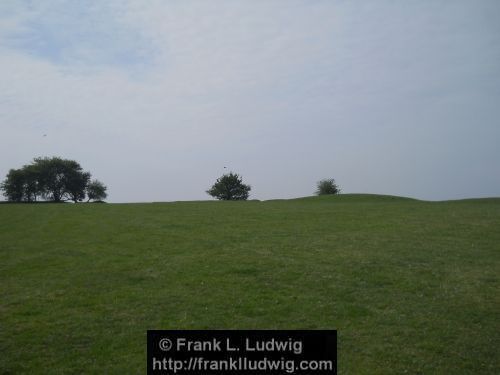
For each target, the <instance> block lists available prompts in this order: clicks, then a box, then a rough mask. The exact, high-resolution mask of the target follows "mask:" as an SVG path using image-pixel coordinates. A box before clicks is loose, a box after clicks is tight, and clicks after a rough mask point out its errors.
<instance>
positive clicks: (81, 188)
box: [0, 157, 107, 203]
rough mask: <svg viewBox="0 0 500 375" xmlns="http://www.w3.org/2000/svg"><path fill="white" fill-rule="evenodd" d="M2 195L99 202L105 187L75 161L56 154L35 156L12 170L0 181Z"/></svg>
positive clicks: (13, 199) (12, 198)
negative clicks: (42, 156) (53, 155)
mask: <svg viewBox="0 0 500 375" xmlns="http://www.w3.org/2000/svg"><path fill="white" fill-rule="evenodd" d="M0 189H1V190H3V194H4V196H5V197H6V198H7V199H8V200H9V201H11V202H36V201H38V200H40V199H43V200H46V201H53V202H64V201H73V202H75V203H76V202H80V201H83V200H84V199H85V197H87V199H88V200H87V201H90V200H94V201H101V200H103V199H105V198H106V196H107V194H106V189H107V188H106V186H105V185H104V184H103V183H102V182H100V181H98V180H95V179H94V180H91V174H90V172H84V171H83V169H82V167H81V166H80V164H79V163H77V162H76V161H74V160H67V159H62V158H59V157H51V158H48V157H44V158H35V159H34V160H33V162H32V163H31V164H28V165H25V166H23V167H22V168H20V169H11V170H10V171H9V173H8V174H7V177H6V178H5V180H4V181H3V182H2V184H0Z"/></svg>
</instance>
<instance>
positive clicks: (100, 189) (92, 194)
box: [87, 180, 108, 202]
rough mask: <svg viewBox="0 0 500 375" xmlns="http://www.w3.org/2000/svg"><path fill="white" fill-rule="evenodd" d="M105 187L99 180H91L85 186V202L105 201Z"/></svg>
mask: <svg viewBox="0 0 500 375" xmlns="http://www.w3.org/2000/svg"><path fill="white" fill-rule="evenodd" d="M106 189H107V188H106V186H104V184H103V183H102V182H101V181H99V180H92V181H91V182H89V183H88V184H87V197H88V198H89V199H88V200H87V202H89V201H90V200H91V199H92V200H93V201H94V202H95V201H103V200H104V199H106V197H107V196H108V194H106Z"/></svg>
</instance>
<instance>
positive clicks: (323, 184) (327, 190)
mask: <svg viewBox="0 0 500 375" xmlns="http://www.w3.org/2000/svg"><path fill="white" fill-rule="evenodd" d="M328 194H340V187H339V186H338V185H337V183H336V182H335V180H334V179H333V178H331V179H325V180H321V181H318V183H317V190H316V195H328Z"/></svg>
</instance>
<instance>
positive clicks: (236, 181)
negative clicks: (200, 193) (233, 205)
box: [207, 172, 251, 201]
mask: <svg viewBox="0 0 500 375" xmlns="http://www.w3.org/2000/svg"><path fill="white" fill-rule="evenodd" d="M250 190H251V187H250V185H245V184H244V183H243V179H242V178H241V177H240V176H239V175H238V174H236V173H233V172H230V173H229V174H224V175H222V176H221V177H219V178H218V179H217V181H216V182H215V184H213V186H212V187H211V188H210V189H209V190H207V194H209V195H211V196H212V197H214V198H217V199H219V200H225V201H237V200H247V199H248V196H249V195H250Z"/></svg>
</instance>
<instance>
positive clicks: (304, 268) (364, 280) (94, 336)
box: [0, 195, 500, 374]
mask: <svg viewBox="0 0 500 375" xmlns="http://www.w3.org/2000/svg"><path fill="white" fill-rule="evenodd" d="M499 281H500V199H478V200H464V201H449V202H423V201H417V200H412V199H405V198H397V197H388V196H375V195H342V196H335V197H315V198H303V199H296V200H276V201H266V202H258V201H248V202H179V203H154V204H77V205H72V204H43V205H26V204H18V205H15V204H4V205H0V373H2V374H10V373H12V374H20V373H29V374H38V373H40V374H63V373H95V374H105V373H106V374H114V373H117V374H118V373H120V374H142V373H145V368H146V345H145V343H146V330H147V329H174V328H175V329H182V328H186V329H187V328H200V329H201V328H242V329H243V328H245V329H252V328H261V329H271V328H282V329H294V328H304V329H319V328H331V329H337V330H338V333H339V351H338V355H339V372H340V373H341V374H403V373H409V374H416V373H422V374H499V373H500V353H499V349H498V348H499V347H500V339H499V332H500V282H499Z"/></svg>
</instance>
